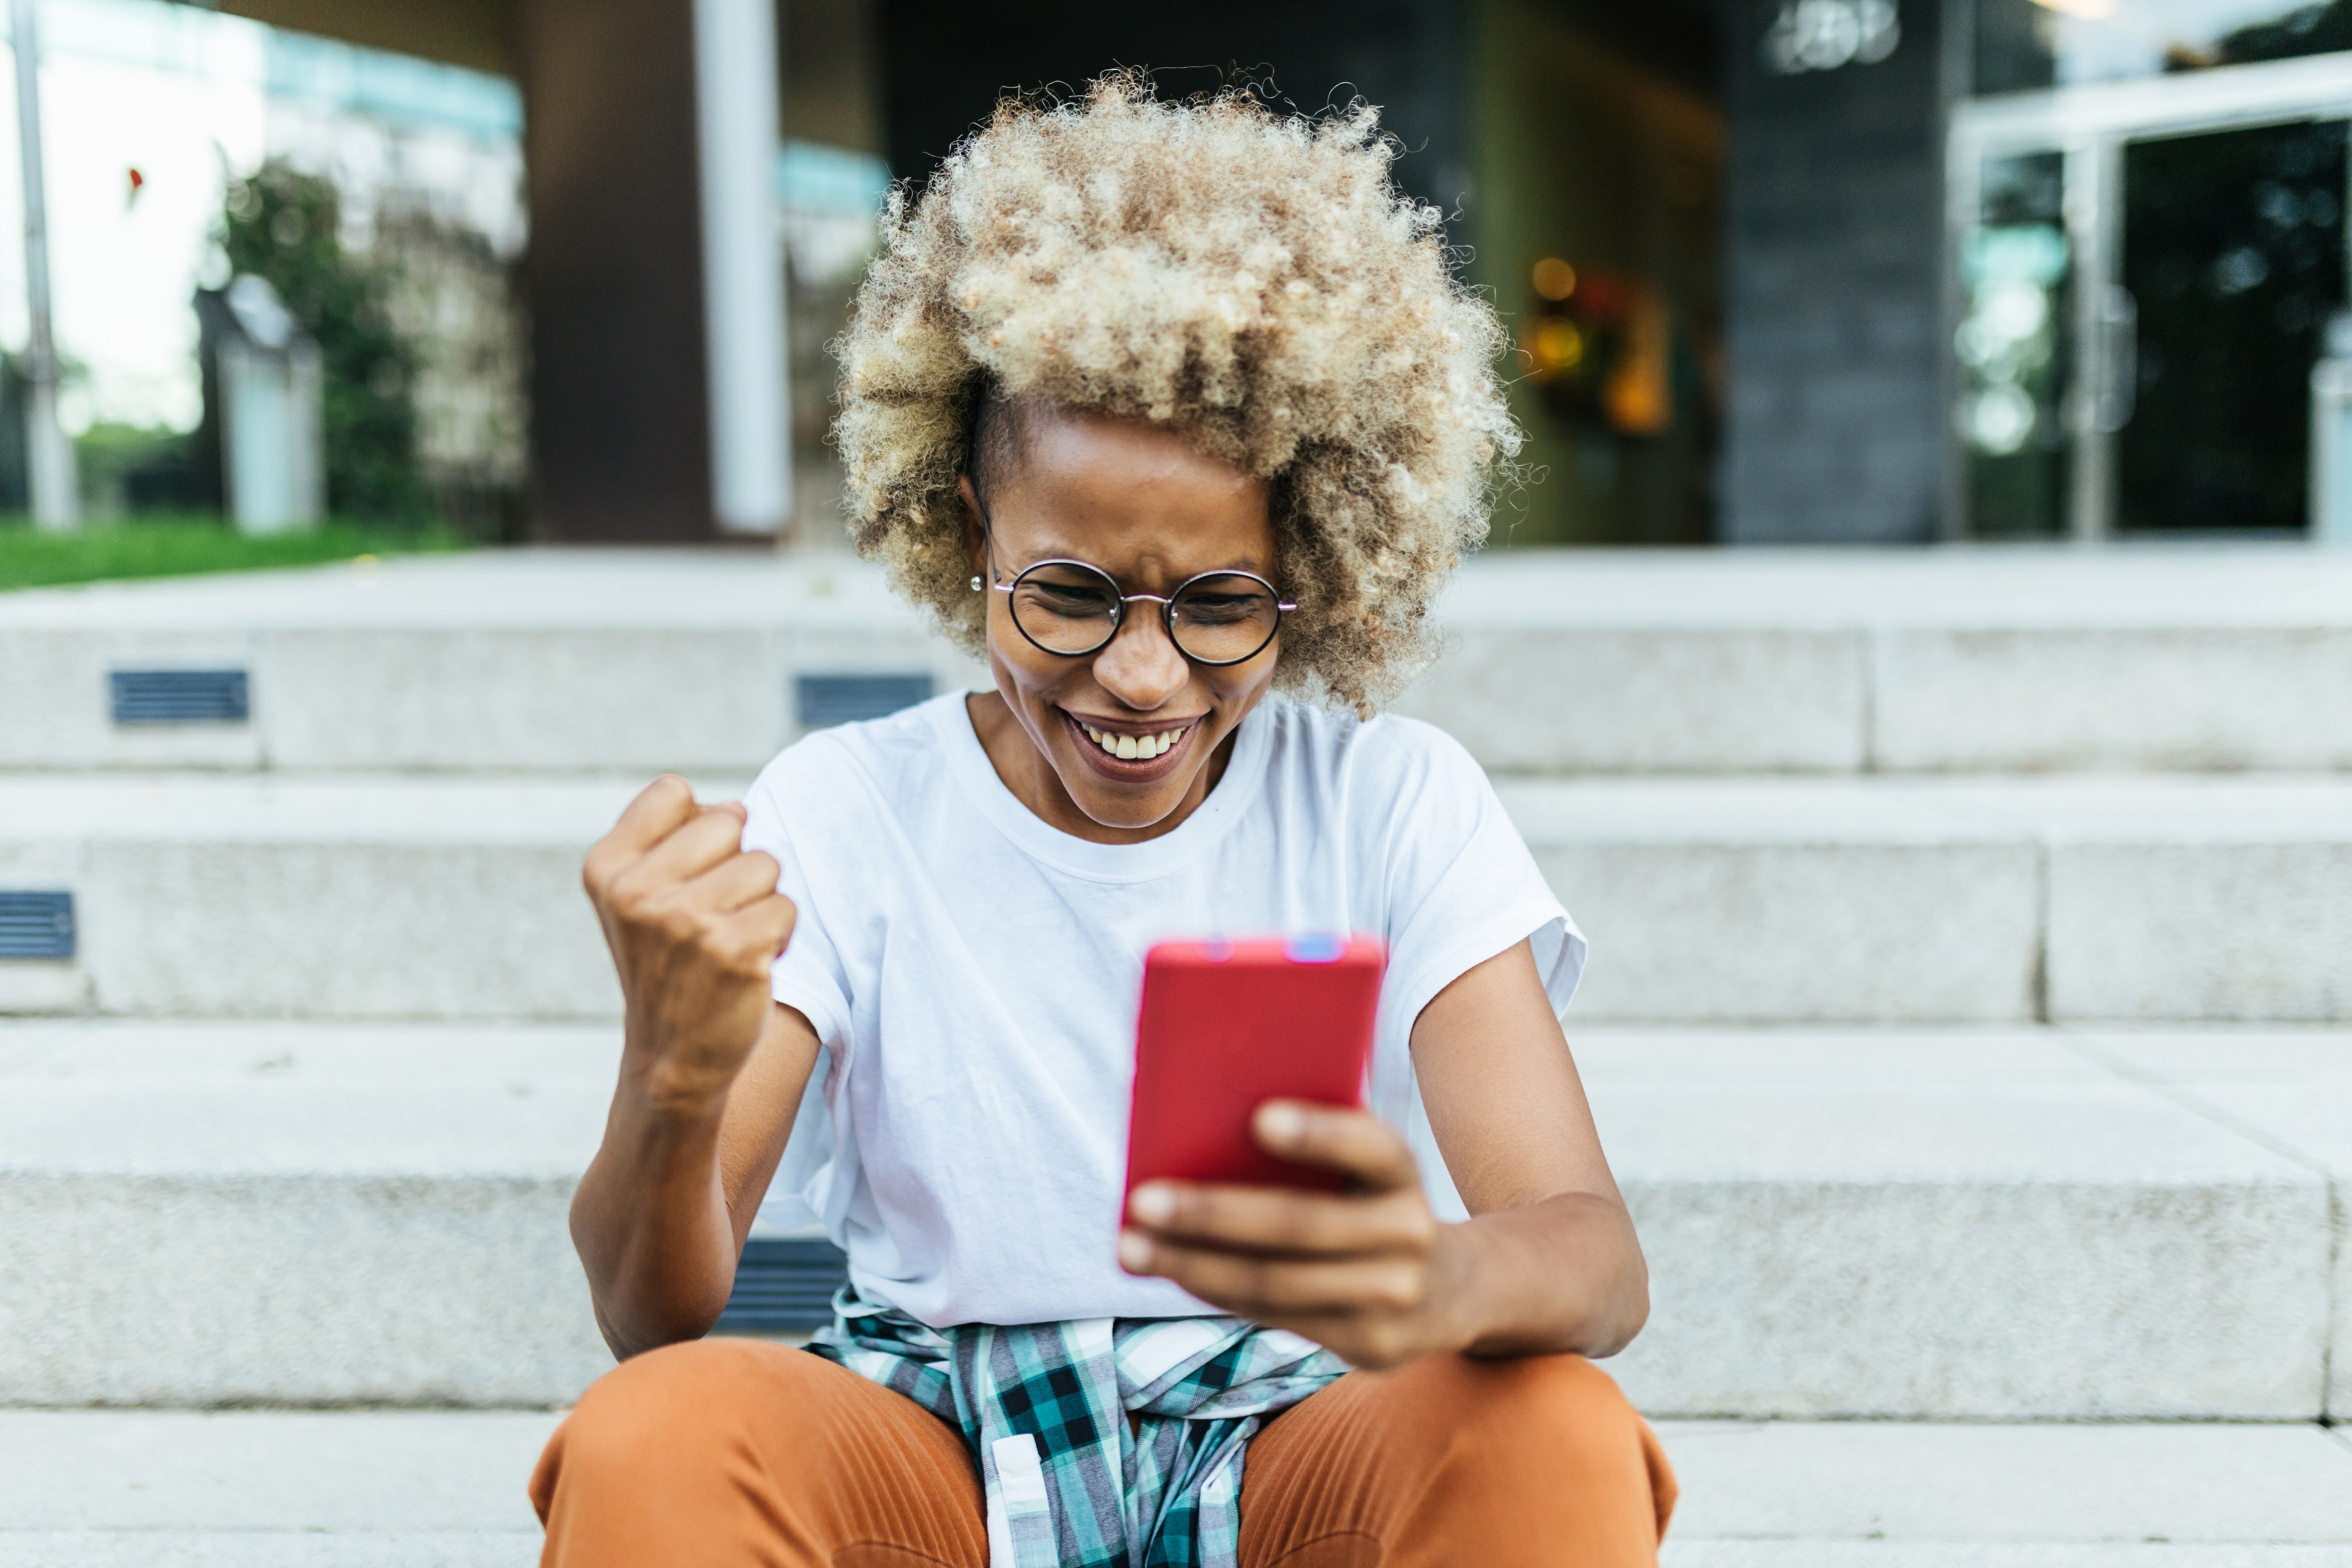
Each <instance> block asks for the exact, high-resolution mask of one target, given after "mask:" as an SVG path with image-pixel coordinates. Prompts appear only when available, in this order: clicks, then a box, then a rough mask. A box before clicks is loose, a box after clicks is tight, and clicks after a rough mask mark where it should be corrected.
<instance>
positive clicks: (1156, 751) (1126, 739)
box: [1078, 723, 1184, 762]
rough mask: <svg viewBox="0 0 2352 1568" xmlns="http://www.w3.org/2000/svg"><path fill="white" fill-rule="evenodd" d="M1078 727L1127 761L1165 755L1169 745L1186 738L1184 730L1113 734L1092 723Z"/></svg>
mask: <svg viewBox="0 0 2352 1568" xmlns="http://www.w3.org/2000/svg"><path fill="white" fill-rule="evenodd" d="M1078 728H1079V729H1081V730H1084V731H1086V732H1087V739H1088V740H1090V741H1092V742H1094V743H1095V744H1096V745H1097V746H1100V747H1101V748H1102V749H1103V750H1104V751H1106V752H1109V753H1110V754H1111V755H1112V756H1114V757H1118V758H1119V759H1120V760H1122V761H1126V762H1133V761H1135V760H1136V759H1138V758H1141V757H1158V756H1164V755H1165V754H1166V753H1167V751H1168V748H1169V747H1171V746H1173V745H1174V744H1175V743H1176V742H1179V741H1181V740H1182V739H1183V738H1184V731H1182V730H1163V731H1160V733H1159V734H1157V735H1113V734H1110V733H1108V732H1107V731H1101V730H1097V729H1096V728H1095V727H1094V726H1093V725H1091V724H1085V723H1082V724H1080V725H1079V726H1078Z"/></svg>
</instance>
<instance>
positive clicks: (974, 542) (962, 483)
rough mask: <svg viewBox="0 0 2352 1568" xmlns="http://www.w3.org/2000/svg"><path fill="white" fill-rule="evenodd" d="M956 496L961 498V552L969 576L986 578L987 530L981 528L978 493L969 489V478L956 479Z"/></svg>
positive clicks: (966, 476) (967, 476)
mask: <svg viewBox="0 0 2352 1568" xmlns="http://www.w3.org/2000/svg"><path fill="white" fill-rule="evenodd" d="M956 494H957V495H959V496H961V497H962V498H963V552H964V558H965V559H966V560H967V561H968V562H970V563H971V574H972V575H973V576H975V577H979V578H982V579H985V578H986V577H987V576H988V530H987V529H986V528H985V527H983V526H982V523H981V521H980V519H981V512H980V492H979V491H978V490H975V489H972V488H971V475H970V474H964V475H961V476H960V477H959V478H958V479H956Z"/></svg>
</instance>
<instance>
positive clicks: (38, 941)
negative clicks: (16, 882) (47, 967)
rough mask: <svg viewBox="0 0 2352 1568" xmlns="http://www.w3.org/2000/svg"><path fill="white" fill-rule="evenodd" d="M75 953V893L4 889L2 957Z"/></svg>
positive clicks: (66, 956) (52, 957)
mask: <svg viewBox="0 0 2352 1568" xmlns="http://www.w3.org/2000/svg"><path fill="white" fill-rule="evenodd" d="M73 955H74V907H73V895H72V894H71V893H53V892H47V891H41V892H26V891H0V959H9V958H32V959H47V960H58V959H69V958H71V957H72V956H73Z"/></svg>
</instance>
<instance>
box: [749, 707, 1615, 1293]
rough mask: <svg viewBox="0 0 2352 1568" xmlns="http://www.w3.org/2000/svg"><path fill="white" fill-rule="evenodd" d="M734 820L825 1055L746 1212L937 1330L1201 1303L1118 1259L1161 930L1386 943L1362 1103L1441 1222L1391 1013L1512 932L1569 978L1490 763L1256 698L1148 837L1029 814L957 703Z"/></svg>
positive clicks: (832, 735) (858, 729) (761, 793)
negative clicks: (1116, 837)
mask: <svg viewBox="0 0 2352 1568" xmlns="http://www.w3.org/2000/svg"><path fill="white" fill-rule="evenodd" d="M745 804H746V805H747V807H748V810H749V821H748V824H747V826H745V828H744V832H743V842H744V845H745V846H746V847H749V848H755V849H765V850H766V851H768V852H769V853H770V854H772V855H773V856H774V857H775V858H776V859H777V861H778V862H779V863H780V864H781V865H782V868H783V875H782V879H781V884H780V885H781V887H782V891H783V892H784V893H785V894H786V895H788V896H789V897H790V898H791V899H792V900H793V901H794V902H795V903H796V904H798V905H799V906H800V922H799V924H798V926H797V927H796V928H795V930H794V931H793V940H792V945H791V946H790V947H789V948H788V949H787V950H786V951H785V952H784V955H783V956H782V958H781V959H779V960H778V961H777V963H776V967H775V996H776V999H777V1000H778V1001H779V1002H782V1003H784V1004H786V1005H789V1006H792V1007H795V1008H798V1009H799V1010H800V1011H801V1012H802V1013H803V1014H804V1015H806V1016H807V1017H808V1020H809V1022H810V1023H811V1024H812V1025H813V1026H814V1027H815V1029H816V1032H817V1035H818V1037H819V1038H820V1039H821V1040H823V1042H824V1054H823V1056H822V1057H821V1058H819V1061H818V1069H817V1074H816V1076H815V1077H814V1079H812V1081H811V1084H810V1092H809V1096H808V1098H807V1100H804V1101H803V1105H802V1108H801V1111H800V1115H799V1118H798V1120H797V1121H796V1122H795V1124H794V1127H793V1135H792V1139H791V1142H790V1143H789V1145H788V1146H787V1148H786V1151H785V1154H784V1159H783V1163H782V1167H781V1168H780V1169H779V1170H778V1172H777V1173H776V1177H775V1180H774V1182H773V1183H772V1184H771V1186H770V1189H769V1195H768V1199H767V1201H766V1203H765V1204H764V1205H762V1209H761V1217H762V1219H763V1221H765V1222H766V1223H767V1224H769V1225H774V1226H803V1225H807V1224H811V1223H821V1224H822V1225H823V1226H824V1228H825V1231H826V1232H827V1234H829V1235H830V1236H831V1237H833V1239H834V1240H835V1243H837V1244H838V1245H839V1246H841V1247H844V1248H845V1249H846V1250H847V1252H848V1254H849V1272H850V1278H851V1279H852V1280H853V1281H854V1282H855V1283H856V1286H857V1288H858V1289H860V1290H862V1291H864V1292H865V1293H866V1295H867V1296H868V1297H869V1298H871V1299H874V1300H881V1301H886V1302H888V1303H889V1304H891V1305H893V1306H895V1307H897V1308H898V1309H899V1310H901V1311H904V1312H906V1313H908V1315H909V1316H912V1317H915V1318H918V1319H919V1320H921V1321H924V1322H926V1323H929V1324H931V1325H932V1326H934V1327H947V1326H949V1325H952V1324H956V1323H968V1322H992V1323H1027V1322H1045V1321H1059V1320H1064V1319H1071V1318H1097V1317H1123V1318H1156V1317H1182V1316H1187V1315H1193V1314H1199V1313H1202V1312H1207V1311H1213V1310H1215V1309H1213V1308H1210V1307H1208V1306H1206V1305H1204V1304H1203V1303H1202V1302H1201V1301H1199V1300H1196V1299H1195V1298H1193V1297H1192V1296H1190V1295H1188V1294H1186V1293H1185V1292H1184V1291H1182V1290H1181V1289H1178V1288H1177V1287H1175V1286H1174V1285H1171V1284H1170V1283H1168V1282H1167V1281H1166V1280H1162V1279H1136V1278H1133V1277H1131V1276H1129V1275H1128V1274H1126V1273H1124V1272H1122V1271H1121V1270H1120V1268H1119V1267H1118V1262H1117V1260H1116V1258H1114V1256H1113V1247H1114V1243H1115V1240H1116V1237H1117V1234H1118V1218H1119V1199H1120V1190H1121V1187H1122V1185H1123V1182H1124V1176H1125V1171H1126V1160H1127V1147H1126V1145H1127V1125H1128V1095H1129V1083H1130V1079H1131V1077H1132V1074H1133V1071H1134V1055H1135V1016H1136V999H1137V995H1138V993H1139V986H1140V984H1141V978H1142V971H1143V953H1144V951H1145V950H1146V949H1147V948H1149V947H1150V945H1151V944H1152V943H1153V942H1159V941H1161V940H1163V939H1168V938H1202V937H1212V936H1227V937H1241V936H1252V935H1269V934H1286V935H1290V934H1301V933H1307V932H1315V931H1358V932H1362V933H1366V934H1369V935H1374V936H1378V937H1380V938H1381V939H1383V940H1384V941H1385V942H1387V943H1388V945H1389V955H1390V956H1389V971H1388V976H1387V979H1386V982H1385V984H1384V985H1383V987H1382V991H1381V1006H1380V1015H1379V1023H1378V1027H1377V1034H1376V1037H1375V1040H1374V1045H1373V1052H1372V1067H1371V1073H1370V1084H1369V1100H1370V1105H1371V1107H1372V1109H1373V1110H1375V1111H1377V1112H1378V1113H1379V1114H1380V1115H1381V1116H1382V1117H1383V1118H1385V1119H1387V1120H1388V1121H1391V1123H1392V1124H1394V1125H1396V1126H1399V1127H1402V1128H1404V1129H1406V1131H1407V1132H1408V1134H1409V1136H1410V1137H1411V1138H1412V1143H1413V1146H1414V1150H1415V1152H1416V1153H1417V1154H1418V1156H1419V1157H1420V1160H1421V1163H1422V1170H1423V1180H1424V1182H1425V1183H1426V1184H1427V1186H1428V1188H1429V1191H1430V1194H1431V1199H1432V1202H1433V1204H1434V1205H1436V1207H1437V1210H1438V1213H1439V1214H1440V1215H1442V1216H1444V1217H1454V1218H1458V1217H1461V1215H1462V1213H1463V1210H1462V1205H1461V1200H1460V1199H1459V1198H1458V1197H1457V1196H1456V1195H1455V1194H1454V1187H1453V1184H1452V1183H1451V1181H1449V1180H1448V1179H1447V1176H1446V1173H1445V1168H1444V1162H1443V1160H1442V1159H1441V1158H1440V1157H1439V1155H1438V1153H1437V1150H1436V1147H1435V1144H1434V1142H1433V1140H1432V1139H1431V1137H1430V1135H1429V1127H1428V1122H1427V1119H1426V1118H1425V1117H1424V1116H1423V1113H1422V1110H1421V1102H1420V1096H1419V1094H1418V1092H1417V1090H1416V1089H1415V1087H1414V1083H1413V1072H1412V1055H1411V1052H1410V1049H1409V1036H1410V1033H1411V1031H1412V1023H1413V1020H1414V1019H1415V1018H1416V1017H1418V1016H1420V1013H1421V1010H1422V1008H1423V1006H1425V1005H1427V1004H1428V1002H1429V1000H1430V999H1431V998H1432V997H1433V996H1434V995H1436V994H1437V993H1438V992H1440V991H1442V990H1444V988H1445V986H1446V985H1447V984H1450V983H1452V982H1453V981H1454V979H1455V978H1456V977H1457V976H1459V975H1460V974H1462V973H1463V972H1465V970H1467V969H1469V968H1471V967H1472V966H1473V965H1475V964H1477V963H1482V962H1484V961H1485V960H1486V959H1488V958H1491V957H1493V956H1494V955H1495V954H1496V953H1498V952H1503V951H1504V950H1506V949H1507V948H1508V947H1510V946H1511V945H1512V944H1513V943H1515V942H1518V941H1520V940H1521V939H1522V938H1526V937H1532V938H1533V939H1534V949H1535V958H1536V965H1537V968H1538V972H1539V973H1541V974H1542V976H1543V979H1544V984H1545V987H1546V989H1547V990H1548V991H1549V994H1550V996H1551V1001H1552V1005H1553V1007H1554V1009H1555V1011H1557V1010H1559V1009H1561V1008H1564V1007H1566V1006H1567V1005H1568V999H1569V996H1570V994H1571V993H1572V992H1573V991H1574V990H1575V988H1576V978H1577V973H1578V972H1579V970H1580V969H1581V967H1582V966H1583V962H1584V939H1583V937H1582V936H1581V935H1580V933H1579V932H1578V931H1577V930H1576V927H1575V925H1574V924H1573V923H1572V922H1571V921H1570V919H1569V917H1568V911H1567V910H1564V909H1562V908H1561V907H1560V904H1559V900H1557V899H1555V898H1553V897H1552V894H1551V890H1550V889H1549V888H1548V887H1547V886H1545V884H1544V880H1543V878H1542V876H1541V874H1540V873H1539V872H1538V870H1537V869H1536V865H1535V861H1534V858H1532V857H1531V856H1530V855H1529V854H1528V849H1527V846H1526V845H1525V844H1524V843H1523V842H1522V841H1521V840H1520V838H1519V835H1518V832H1517V829H1516V828H1515V827H1513V826H1512V825H1511V822H1510V819H1509V818H1508V817H1507V816H1505V815H1504V812H1503V807H1502V804H1501V802H1499V801H1498V800H1496V797H1495V792H1494V789H1493V787H1492V786H1491V785H1489V784H1487V782H1486V774H1485V773H1481V772H1480V771H1479V768H1478V764H1477V763H1475V762H1473V761H1472V760H1471V759H1470V755H1469V753H1468V752H1465V751H1464V750H1463V749H1462V747H1461V746H1460V745H1459V744H1457V743H1456V742H1454V740H1453V739H1452V738H1451V737H1450V736H1448V735H1446V734H1445V733H1444V731H1440V730H1437V729H1434V728H1433V727H1431V726H1429V725H1427V724H1423V723H1419V722H1416V721H1413V720H1411V719H1399V718H1393V717H1384V718H1379V719H1374V720H1372V721H1370V722H1360V721H1357V720H1355V719H1353V718H1350V717H1345V716H1339V715H1334V714H1330V713H1327V712H1323V711H1321V710H1317V709H1314V708H1310V707H1307V705H1305V704H1303V703H1298V702H1294V701H1291V700H1286V699H1283V698H1279V697H1269V698H1268V699H1267V700H1265V701H1264V702H1263V703H1261V704H1260V705H1259V706H1258V708H1257V709H1256V710H1255V711H1253V712H1252V713H1251V714H1250V716H1249V717H1248V718H1247V719H1246V720H1244V721H1243V723H1242V727H1241V733H1240V735H1239V737H1238V738H1237V739H1236V741H1235V742H1234V752H1233V759H1232V762H1231V763H1230V764H1229V765H1228V766H1227V767H1226V770H1225V773H1224V776H1223V778H1222V779H1220V780H1219V781H1218V783H1217V786H1216V788H1215V789H1214V790H1213V791H1211V792H1210V795H1209V797H1208V799H1207V800H1205V801H1204V802H1202V805H1201V807H1200V809H1198V810H1197V811H1195V812H1193V814H1192V816H1189V817H1187V818H1185V820H1184V821H1183V822H1182V823H1181V824H1180V825H1179V826H1177V827H1176V828H1175V829H1174V830H1173V831H1171V832H1169V833H1165V834H1162V835H1160V837H1157V838H1153V839H1150V840H1148V841H1147V842H1144V843H1141V844H1123V845H1109V844H1094V843H1089V842H1087V841H1086V840H1084V839H1080V838H1074V837H1070V836H1069V835H1067V834H1066V833H1063V832H1061V831H1060V830H1059V829H1057V828H1055V827H1052V826H1048V825H1047V824H1045V822H1044V821H1042V820H1040V819H1039V818H1038V817H1037V816H1035V815H1034V813H1032V812H1031V811H1030V810H1029V808H1028V807H1026V806H1024V805H1022V804H1021V803H1020V801H1019V800H1018V799H1016V798H1015V797H1014V795H1013V793H1012V792H1011V791H1010V790H1008V789H1007V788H1005V786H1004V784H1003V781H1002V780H1000V779H999V778H998V777H997V776H996V771H995V769H994V768H993V767H992V765H991V764H990V763H989V760H988V754H987V752H985V751H984V750H982V746H981V743H980V739H979V737H978V735H976V734H975V733H974V732H973V731H972V727H971V714H970V710H968V708H967V707H966V705H965V694H964V693H962V692H951V693H950V694H948V695H946V696H944V697H940V698H937V699H935V700H931V701H929V702H926V703H923V704H921V705H919V706H918V707H914V708H910V709H908V710H904V711H903V712H900V713H898V714H895V715H893V716H891V717H890V718H887V719H881V720H877V721H873V722H871V723H864V724H849V725H844V726H842V727H841V728H839V729H835V730H827V731H822V732H820V733H817V734H814V735H811V736H809V737H808V738H807V739H805V740H803V741H801V742H799V743H797V744H795V745H793V746H792V747H791V748H789V749H788V750H786V751H785V752H783V753H782V755H781V756H779V757H777V758H776V760H775V761H774V762H772V763H770V764H769V765H768V768H767V770H766V771H765V772H764V773H761V775H760V778H759V781H758V782H757V783H756V784H753V785H752V786H751V794H750V795H749V796H748V797H747V798H746V802H745Z"/></svg>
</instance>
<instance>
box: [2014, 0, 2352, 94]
mask: <svg viewBox="0 0 2352 1568" xmlns="http://www.w3.org/2000/svg"><path fill="white" fill-rule="evenodd" d="M2347 48H2352V4H2347V3H2346V0H2335V3H2333V4H2318V5H2315V4H2310V3H2308V0H1977V13H1976V48H1975V60H1974V66H1975V83H1974V90H1976V91H1977V92H1979V93H1995V92H2015V91H2019V90H2021V89H2031V88H2042V87H2063V86H2069V85H2072V84H2074V83H2076V82H2088V81H2119V80H2122V79H2126V78H2129V77H2147V76H2159V75H2162V74H2164V73H2165V72H2167V71H2181V70H2203V69H2207V68H2211V67H2214V66H2225V65H2247V64H2251V63H2252V62H2253V61H2256V60H2275V59H2285V58H2289V57H2291V56H2295V55H2317V54H2326V53H2328V52H2330V51H2331V50H2335V49H2347Z"/></svg>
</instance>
